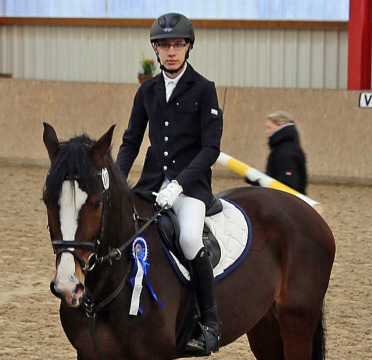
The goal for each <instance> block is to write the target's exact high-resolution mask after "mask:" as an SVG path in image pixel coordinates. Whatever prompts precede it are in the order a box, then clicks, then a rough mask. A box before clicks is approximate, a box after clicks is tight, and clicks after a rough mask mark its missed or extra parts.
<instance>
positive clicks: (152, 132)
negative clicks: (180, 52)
mask: <svg viewBox="0 0 372 360" xmlns="http://www.w3.org/2000/svg"><path fill="white" fill-rule="evenodd" d="M222 123H223V117H222V111H221V110H220V108H219V106H218V99H217V92H216V88H215V85H214V83H213V82H211V81H209V80H207V79H205V78H204V77H203V76H201V75H200V74H198V73H197V72H196V71H195V70H194V69H193V68H192V66H191V65H190V64H187V68H186V70H185V73H184V74H183V76H182V77H181V78H180V80H179V82H178V83H177V86H176V87H175V89H174V90H173V93H172V95H171V97H170V99H169V101H168V102H166V98H165V84H164V78H163V75H162V74H159V75H158V76H156V77H154V78H152V79H150V80H147V81H145V82H144V83H143V84H142V85H141V86H140V88H139V89H138V91H137V94H136V96H135V98H134V103H133V108H132V113H131V116H130V119H129V126H128V128H127V130H126V131H125V132H124V135H123V142H122V144H121V146H120V149H119V153H118V157H117V164H118V166H119V168H120V170H121V173H122V174H123V176H124V177H127V176H128V173H129V171H130V169H131V167H132V165H133V163H134V160H135V159H136V157H137V155H138V153H139V149H140V146H141V143H142V140H143V136H144V133H145V130H146V126H147V124H149V139H150V146H149V148H148V149H147V153H146V158H145V163H144V166H143V170H142V174H141V177H140V179H139V181H138V183H137V184H136V185H135V187H134V190H139V191H150V192H152V191H158V190H159V189H160V186H161V185H162V183H163V180H164V177H167V178H168V179H169V180H170V181H171V180H174V179H175V180H177V181H178V183H179V184H180V185H181V186H182V188H183V193H184V194H185V195H187V196H191V197H194V198H197V199H199V200H202V201H203V202H204V203H205V204H206V207H207V208H208V206H209V205H210V204H211V202H212V201H213V198H214V197H213V194H212V188H211V178H212V171H211V166H212V165H213V164H214V163H215V161H216V160H217V158H218V156H219V154H220V141H221V136H222Z"/></svg>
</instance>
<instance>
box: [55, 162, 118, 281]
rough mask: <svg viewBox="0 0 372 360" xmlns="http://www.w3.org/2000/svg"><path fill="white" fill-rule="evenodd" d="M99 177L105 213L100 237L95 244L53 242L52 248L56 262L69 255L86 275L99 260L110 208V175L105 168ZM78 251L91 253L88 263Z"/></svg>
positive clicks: (64, 241) (102, 217)
mask: <svg viewBox="0 0 372 360" xmlns="http://www.w3.org/2000/svg"><path fill="white" fill-rule="evenodd" d="M97 176H99V177H100V178H101V179H102V184H103V191H102V194H103V211H102V215H101V228H100V231H99V232H98V236H97V237H96V238H95V241H94V242H86V241H78V240H56V239H53V238H52V239H51V240H52V246H53V250H54V253H55V255H56V261H57V260H58V258H59V257H60V256H61V255H62V254H63V253H69V254H71V255H73V257H74V258H75V259H76V260H77V261H78V262H79V264H80V266H81V269H82V271H83V273H84V275H85V274H86V273H87V272H88V271H91V270H93V268H94V267H95V265H96V261H95V260H96V259H97V253H98V248H99V245H100V243H101V236H102V234H103V230H104V220H105V217H106V213H107V211H108V209H109V208H110V199H111V194H110V182H109V174H108V171H107V169H106V168H103V169H102V170H101V171H99V172H98V173H97ZM78 179H79V176H75V177H73V178H67V179H66V180H78ZM76 249H80V250H87V251H90V252H91V254H90V255H89V258H88V260H87V261H85V260H84V259H83V257H82V256H80V255H79V254H78V253H77V252H76Z"/></svg>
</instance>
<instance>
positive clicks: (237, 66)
mask: <svg viewBox="0 0 372 360" xmlns="http://www.w3.org/2000/svg"><path fill="white" fill-rule="evenodd" d="M347 49H348V36H347V31H346V30H310V29H211V28H209V29H208V28H197V29H196V43H195V47H194V50H193V51H192V52H191V56H190V63H191V64H192V65H193V66H194V67H195V68H196V69H197V70H198V71H199V72H200V73H202V74H203V75H204V76H206V77H207V78H209V79H212V80H214V81H215V82H216V84H217V85H218V86H247V87H271V88H280V87H285V88H311V89H346V87H347ZM142 54H144V55H145V56H146V57H154V55H153V52H152V49H151V46H150V43H149V29H148V28H135V27H133V28H131V27H89V26H37V25H35V26H31V25H2V26H0V73H11V74H12V76H13V78H16V79H38V80H60V81H88V82H89V81H94V82H117V83H136V82H137V73H138V71H139V70H140V63H139V62H140V60H141V57H142Z"/></svg>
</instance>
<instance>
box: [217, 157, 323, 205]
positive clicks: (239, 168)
mask: <svg viewBox="0 0 372 360" xmlns="http://www.w3.org/2000/svg"><path fill="white" fill-rule="evenodd" d="M217 163H219V164H221V165H224V166H226V167H227V168H229V169H230V170H232V171H234V172H235V173H237V174H239V175H241V176H243V177H246V178H247V179H248V180H250V181H257V182H258V184H259V185H260V186H262V187H267V188H271V189H276V190H281V191H284V192H287V193H289V194H292V195H295V196H297V197H299V198H300V199H302V200H303V201H305V202H306V203H308V204H309V205H310V206H312V207H315V206H316V205H319V203H318V202H317V201H315V200H313V199H310V198H309V197H307V196H306V195H304V194H301V193H299V192H298V191H296V190H294V189H292V188H290V187H289V186H287V185H284V184H283V183H281V182H280V181H278V180H275V179H273V178H272V177H270V176H267V175H266V174H264V173H263V172H261V171H259V170H257V169H255V168H253V167H252V166H249V165H247V164H245V163H243V162H241V161H239V160H237V159H234V158H233V157H232V156H230V155H227V154H225V153H224V152H221V153H220V156H219V157H218V159H217Z"/></svg>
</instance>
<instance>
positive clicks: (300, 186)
mask: <svg viewBox="0 0 372 360" xmlns="http://www.w3.org/2000/svg"><path fill="white" fill-rule="evenodd" d="M265 134H266V136H267V137H268V139H269V142H268V144H269V147H270V154H269V157H268V159H267V165H266V174H267V175H268V176H270V177H272V178H274V179H276V180H278V181H280V182H282V183H283V184H285V185H287V186H289V187H291V188H292V189H294V190H296V191H298V192H300V193H302V194H306V187H307V182H308V177H307V169H306V156H305V153H304V151H303V150H302V148H301V144H300V138H299V134H298V132H297V129H296V125H295V121H294V119H293V117H292V115H291V114H289V113H287V112H285V111H281V110H278V111H275V112H273V113H271V114H269V115H267V119H266V131H265Z"/></svg>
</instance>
